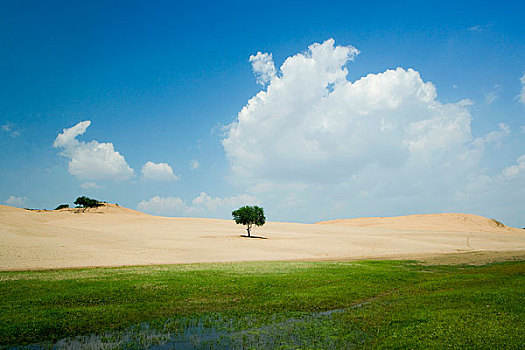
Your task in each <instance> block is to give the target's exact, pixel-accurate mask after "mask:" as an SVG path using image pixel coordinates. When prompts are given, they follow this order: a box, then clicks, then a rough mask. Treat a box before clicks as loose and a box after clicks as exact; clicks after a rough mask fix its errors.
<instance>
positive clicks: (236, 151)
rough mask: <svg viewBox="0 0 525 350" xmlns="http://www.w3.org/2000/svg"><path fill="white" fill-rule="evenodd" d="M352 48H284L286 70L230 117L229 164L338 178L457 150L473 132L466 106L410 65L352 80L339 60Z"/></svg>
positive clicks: (259, 172)
mask: <svg viewBox="0 0 525 350" xmlns="http://www.w3.org/2000/svg"><path fill="white" fill-rule="evenodd" d="M357 53H358V50H357V49H355V48H353V47H351V46H349V47H343V46H334V41H333V40H327V41H325V42H324V43H323V44H314V45H311V46H310V47H309V50H308V52H307V53H305V54H297V55H295V56H292V57H289V58H288V59H287V60H286V61H285V62H284V63H283V65H282V66H281V69H280V70H281V73H282V76H281V77H277V78H275V79H274V80H273V81H272V82H271V84H270V85H269V86H268V88H267V90H266V91H261V92H259V93H258V94H257V95H256V96H254V97H253V98H251V99H250V100H249V101H248V104H247V105H246V106H245V107H244V108H243V109H242V110H241V112H239V115H238V120H237V121H236V122H234V123H232V124H231V125H230V129H229V132H228V134H227V138H225V139H224V140H223V145H224V148H225V150H226V153H227V156H228V158H229V160H230V162H231V168H232V171H233V172H234V173H235V174H236V175H237V176H240V177H243V178H252V179H267V178H270V179H275V180H277V179H281V180H285V179H294V180H301V181H322V182H326V181H332V182H333V181H343V180H344V179H346V178H348V177H349V176H350V175H352V174H353V173H355V172H356V171H360V170H362V169H365V168H367V167H368V166H373V165H375V164H380V165H381V166H382V167H386V168H399V167H402V166H403V165H404V164H407V163H409V162H414V161H416V160H422V159H424V160H428V161H430V162H434V161H435V155H436V153H440V154H442V153H443V152H445V153H447V154H449V153H450V156H451V157H453V154H452V153H454V152H453V151H456V150H457V149H456V148H455V147H459V146H461V145H463V144H465V143H466V142H468V141H470V139H471V135H470V113H469V111H468V109H467V107H466V106H464V105H463V104H462V103H457V104H441V103H439V102H438V101H437V100H436V89H435V87H434V85H432V83H429V82H424V81H423V80H422V79H421V77H420V75H419V73H418V72H416V71H414V70H412V69H408V70H405V69H402V68H398V69H396V70H387V71H386V72H384V73H379V74H369V75H367V76H366V77H364V78H361V79H359V80H357V81H355V82H354V83H351V82H349V81H348V80H347V78H346V77H347V73H348V72H347V69H346V68H345V65H346V64H347V63H348V62H349V61H350V60H352V59H353V58H354V57H355V55H356V54H357ZM453 148H454V149H453Z"/></svg>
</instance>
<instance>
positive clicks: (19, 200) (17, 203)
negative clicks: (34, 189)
mask: <svg viewBox="0 0 525 350" xmlns="http://www.w3.org/2000/svg"><path fill="white" fill-rule="evenodd" d="M4 202H5V204H7V205H10V206H12V207H19V208H22V207H25V206H26V205H27V197H17V196H9V198H7V199H6V200H5V201H4Z"/></svg>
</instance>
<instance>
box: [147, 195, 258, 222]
mask: <svg viewBox="0 0 525 350" xmlns="http://www.w3.org/2000/svg"><path fill="white" fill-rule="evenodd" d="M255 204H260V201H259V200H258V199H257V198H256V197H255V196H251V195H247V194H241V195H238V196H234V197H226V198H220V197H211V196H209V195H208V194H206V193H205V192H201V193H200V194H199V195H198V196H197V197H195V198H194V199H193V200H192V201H191V204H188V203H186V202H185V201H184V200H182V199H181V198H179V197H160V196H155V197H152V198H151V199H149V200H143V201H141V202H140V203H139V204H138V205H137V208H138V210H141V211H144V212H146V213H150V214H156V215H165V216H199V217H201V216H204V217H217V218H229V217H230V216H231V212H232V210H234V209H236V208H238V207H240V206H243V205H255Z"/></svg>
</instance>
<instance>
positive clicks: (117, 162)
mask: <svg viewBox="0 0 525 350" xmlns="http://www.w3.org/2000/svg"><path fill="white" fill-rule="evenodd" d="M90 124H91V121H89V120H86V121H83V122H80V123H78V124H76V125H75V126H73V127H71V128H69V129H64V130H63V132H62V133H61V134H58V136H57V138H56V139H55V142H54V143H53V146H54V147H56V148H62V152H61V153H60V154H61V155H62V156H64V157H66V158H69V159H70V160H69V173H70V174H71V175H74V176H76V177H77V178H79V179H81V180H126V179H129V178H131V177H132V176H133V169H132V168H130V167H129V165H128V163H126V160H125V159H124V157H123V156H122V155H121V154H120V153H119V152H117V151H115V149H114V147H113V144H112V143H110V142H107V143H99V142H98V141H91V142H84V141H78V140H77V139H76V137H77V136H79V135H82V134H84V133H85V132H86V129H87V128H88V127H89V125H90Z"/></svg>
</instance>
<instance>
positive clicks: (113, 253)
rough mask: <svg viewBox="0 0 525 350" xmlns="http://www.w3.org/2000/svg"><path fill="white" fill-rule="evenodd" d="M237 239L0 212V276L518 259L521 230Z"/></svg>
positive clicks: (129, 220) (350, 230)
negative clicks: (506, 254)
mask: <svg viewBox="0 0 525 350" xmlns="http://www.w3.org/2000/svg"><path fill="white" fill-rule="evenodd" d="M243 233H244V228H243V227H242V226H240V225H235V223H234V222H233V221H232V220H217V219H197V218H167V217H158V216H151V215H147V214H144V213H140V212H137V211H134V210H131V209H127V208H122V207H118V206H116V205H113V204H108V205H105V206H104V207H101V208H97V209H88V210H85V211H84V210H82V209H63V210H59V211H30V210H24V209H18V208H12V207H7V206H0V253H1V255H0V270H12V269H38V268H59V267H83V266H122V265H147V264H172V263H193V262H226V261H250V260H251V261H254V260H295V259H359V258H381V257H399V258H403V257H414V256H418V257H420V256H431V255H432V256H435V255H436V254H445V253H457V252H474V251H485V252H487V251H511V252H520V251H525V230H522V229H516V228H508V227H500V226H497V224H496V223H495V222H493V221H490V219H487V218H483V217H480V216H476V215H467V214H435V215H411V216H406V217H397V218H362V219H351V220H335V221H331V222H323V223H318V224H295V223H279V222H269V223H267V224H266V225H264V226H263V227H260V228H255V229H254V234H255V235H257V236H264V237H266V238H268V239H246V238H242V237H240V236H239V235H240V234H243Z"/></svg>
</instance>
